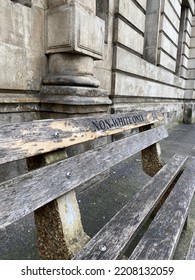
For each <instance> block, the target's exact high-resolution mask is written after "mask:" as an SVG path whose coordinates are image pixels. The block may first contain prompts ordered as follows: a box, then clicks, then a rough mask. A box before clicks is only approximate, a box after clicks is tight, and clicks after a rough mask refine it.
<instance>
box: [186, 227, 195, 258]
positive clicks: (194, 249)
mask: <svg viewBox="0 0 195 280" xmlns="http://www.w3.org/2000/svg"><path fill="white" fill-rule="evenodd" d="M186 260H195V231H194V233H193V236H192V240H191V242H190V247H189V250H188V253H187V256H186Z"/></svg>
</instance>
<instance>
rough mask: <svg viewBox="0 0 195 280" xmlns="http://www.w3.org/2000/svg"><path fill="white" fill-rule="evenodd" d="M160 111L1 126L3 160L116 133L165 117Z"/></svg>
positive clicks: (0, 161)
mask: <svg viewBox="0 0 195 280" xmlns="http://www.w3.org/2000/svg"><path fill="white" fill-rule="evenodd" d="M162 119H163V117H162V114H161V113H159V112H156V111H151V112H133V113H124V114H115V115H104V116H101V117H84V118H71V119H60V120H39V121H33V122H24V123H20V124H6V125H1V126H0V164H3V163H6V162H10V161H14V160H18V159H22V158H25V157H31V156H34V155H37V154H42V153H46V152H50V151H53V150H56V149H60V148H64V147H68V146H71V145H75V144H78V143H83V142H86V141H89V140H93V139H96V138H99V137H102V136H107V135H113V134H115V133H119V132H122V131H126V130H129V129H132V128H136V127H140V126H143V125H147V124H151V123H155V122H157V121H159V120H162Z"/></svg>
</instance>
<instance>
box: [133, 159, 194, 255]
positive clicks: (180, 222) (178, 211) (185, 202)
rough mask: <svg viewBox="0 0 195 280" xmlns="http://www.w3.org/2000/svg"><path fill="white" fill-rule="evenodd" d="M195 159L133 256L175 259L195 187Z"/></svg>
mask: <svg viewBox="0 0 195 280" xmlns="http://www.w3.org/2000/svg"><path fill="white" fill-rule="evenodd" d="M194 173H195V159H194V160H193V161H191V165H190V166H188V167H187V168H186V169H185V170H184V172H183V174H182V175H181V177H180V178H179V180H178V182H177V183H176V185H175V187H174V189H173V190H172V192H171V193H170V195H169V196H168V198H167V200H166V201H165V202H164V204H163V206H162V208H161V209H160V210H159V212H158V214H157V215H156V217H155V219H154V220H153V221H152V223H151V225H150V227H149V228H148V230H147V231H146V233H145V235H144V236H143V238H142V239H141V241H140V242H139V244H138V245H137V247H136V248H135V250H134V252H133V254H132V255H131V257H130V259H131V260H132V259H139V260H170V259H172V258H173V255H174V252H175V249H176V246H177V244H178V241H179V238H180V235H181V232H182V229H183V226H184V223H185V221H186V218H187V215H188V210H189V206H190V203H191V200H192V198H193V195H194V190H195V176H194Z"/></svg>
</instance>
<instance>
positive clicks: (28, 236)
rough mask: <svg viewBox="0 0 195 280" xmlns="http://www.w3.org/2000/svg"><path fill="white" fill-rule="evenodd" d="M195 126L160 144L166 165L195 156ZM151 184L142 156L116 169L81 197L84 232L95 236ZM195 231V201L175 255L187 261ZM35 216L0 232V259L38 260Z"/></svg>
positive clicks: (180, 129) (180, 128)
mask: <svg viewBox="0 0 195 280" xmlns="http://www.w3.org/2000/svg"><path fill="white" fill-rule="evenodd" d="M194 139H195V125H184V124H182V125H178V126H175V127H173V128H172V129H171V130H170V131H169V137H168V138H167V139H165V140H163V141H161V150H162V158H163V160H164V161H167V160H168V159H169V158H171V157H172V156H173V155H174V154H175V153H180V154H184V155H185V154H187V155H192V156H195V149H194V148H195V140H194ZM148 180H149V176H147V175H146V174H145V173H143V171H142V168H141V161H140V155H139V154H138V155H136V156H135V157H133V158H132V159H131V160H127V161H124V162H123V163H122V164H119V165H116V166H115V167H114V168H113V169H112V170H111V171H110V176H109V177H107V178H106V179H105V180H104V181H102V182H99V183H98V184H96V185H95V186H94V187H93V188H90V189H88V190H87V191H84V192H83V193H81V194H79V195H78V201H79V205H80V208H81V213H82V220H83V225H84V228H85V231H86V232H87V234H89V235H90V236H93V235H94V234H95V233H96V232H97V231H98V230H99V229H100V228H101V227H102V226H103V225H104V224H105V223H106V222H107V221H108V220H109V219H110V218H111V217H112V216H113V215H114V214H115V213H116V211H117V210H119V209H120V207H122V206H123V205H124V204H125V202H126V201H127V200H128V199H129V198H131V197H132V195H133V194H135V193H136V192H137V191H138V190H139V189H140V188H141V186H142V184H144V183H146V182H147V181H148ZM194 227H195V200H193V203H192V205H191V209H190V215H189V218H188V225H187V229H186V230H184V231H183V233H182V236H181V237H182V238H181V240H180V242H179V246H178V248H177V251H176V253H175V256H174V258H175V259H184V258H185V254H186V252H187V248H188V245H189V242H190V238H191V236H192V232H193V229H194ZM35 243H36V237H35V227H34V221H33V215H29V216H27V217H26V218H25V219H22V220H21V221H18V222H17V223H15V224H13V225H12V226H9V227H7V229H6V231H1V232H0V259H38V258H39V257H38V253H37V250H36V246H35Z"/></svg>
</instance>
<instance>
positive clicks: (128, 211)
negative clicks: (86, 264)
mask: <svg viewBox="0 0 195 280" xmlns="http://www.w3.org/2000/svg"><path fill="white" fill-rule="evenodd" d="M186 159H187V157H184V156H179V155H175V156H174V157H173V158H172V159H171V161H170V162H169V163H168V164H166V165H165V166H163V168H162V169H161V170H160V171H159V172H158V173H157V174H156V175H155V176H154V177H153V178H152V179H151V180H150V182H149V183H148V184H146V185H145V187H144V188H143V189H142V190H141V191H140V192H138V193H137V194H136V195H135V196H134V197H133V198H132V199H131V200H130V201H129V202H128V203H127V204H126V206H124V207H123V208H122V210H121V211H120V212H119V213H118V214H116V215H115V216H114V217H113V218H112V219H111V221H110V222H109V223H107V224H106V225H105V226H104V227H103V228H102V229H101V230H100V232H99V233H98V234H97V235H96V236H95V237H94V238H92V239H91V241H90V242H89V243H88V244H87V245H86V246H85V247H84V248H83V249H82V250H81V251H80V252H79V253H78V254H77V255H76V256H75V258H74V259H86V260H89V259H105V260H107V259H109V260H110V259H117V258H119V257H120V256H122V255H123V253H124V252H125V250H126V248H127V247H128V245H129V244H130V243H131V241H132V239H133V237H134V236H135V235H136V233H137V231H138V229H139V228H140V226H141V225H142V224H143V223H144V221H145V220H146V218H147V217H148V216H149V215H150V214H151V212H152V210H154V208H155V206H156V205H157V203H158V201H159V200H160V199H161V198H162V196H163V194H164V193H165V191H166V190H167V189H168V187H169V186H170V184H171V183H172V181H173V178H174V177H175V175H177V174H178V172H179V171H180V169H181V168H182V166H183V164H184V163H185V161H186Z"/></svg>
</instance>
